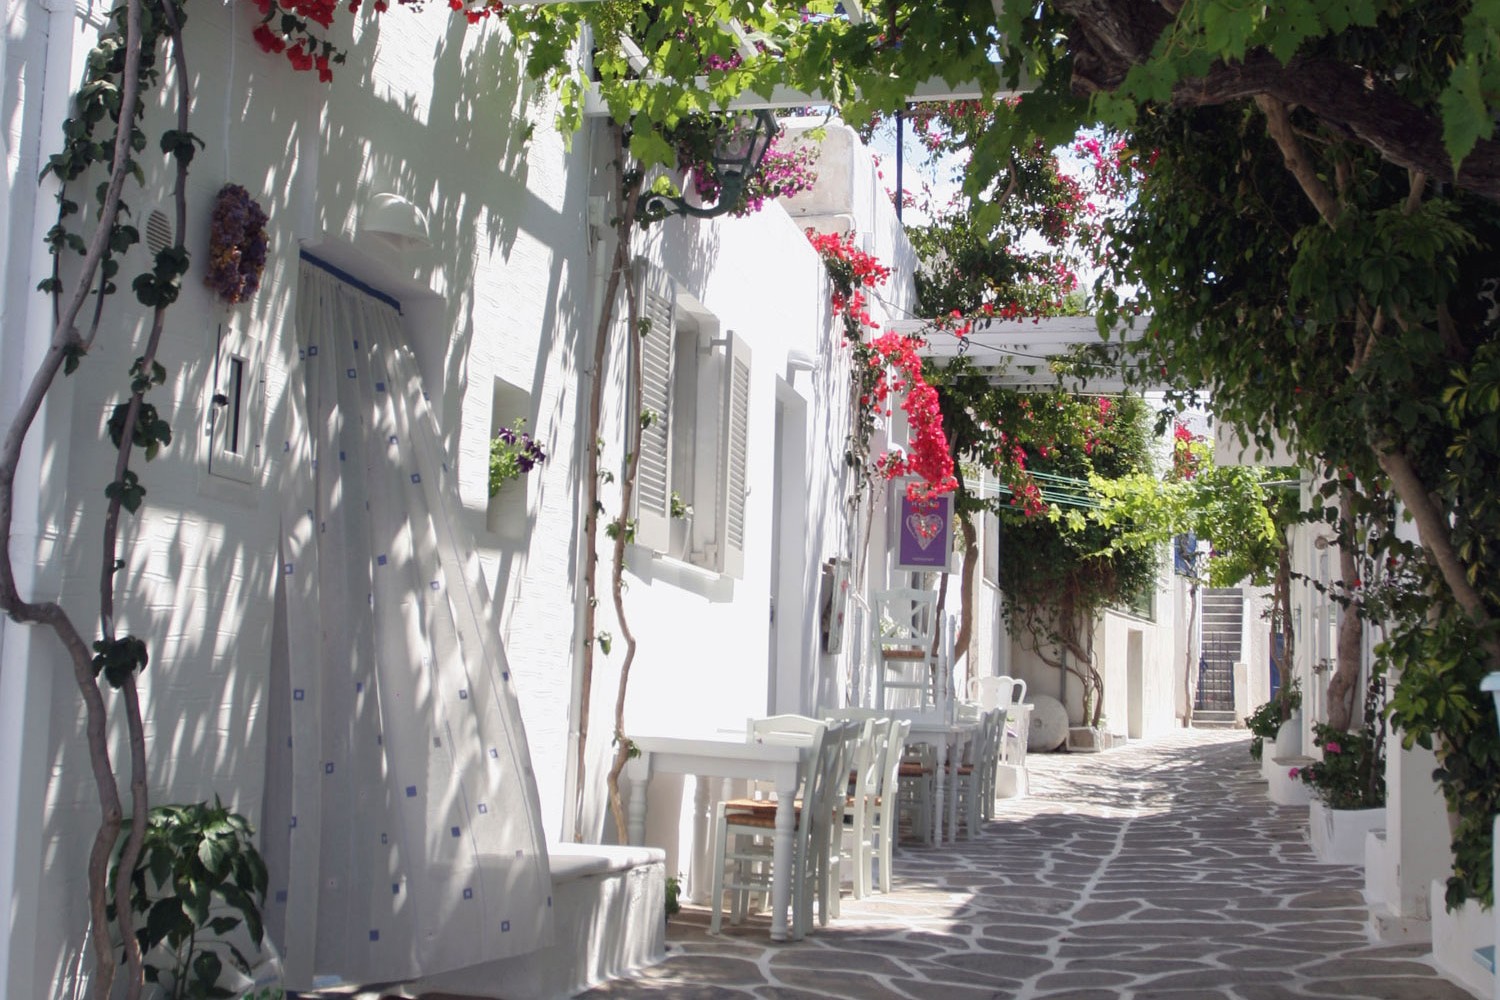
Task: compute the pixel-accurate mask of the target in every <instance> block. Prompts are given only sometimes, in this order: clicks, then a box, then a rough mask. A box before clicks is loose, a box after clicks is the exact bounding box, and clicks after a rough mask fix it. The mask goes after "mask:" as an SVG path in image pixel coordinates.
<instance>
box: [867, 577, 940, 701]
mask: <svg viewBox="0 0 1500 1000" xmlns="http://www.w3.org/2000/svg"><path fill="white" fill-rule="evenodd" d="M872 604H873V611H874V619H875V623H876V627H875V628H874V629H873V635H872V637H871V642H872V643H873V645H874V656H873V659H874V663H875V707H876V708H877V709H879V710H886V709H891V708H900V707H905V706H904V705H897V704H893V698H892V695H893V694H896V699H894V700H905V699H903V698H902V697H901V696H900V695H899V694H897V693H898V692H908V691H909V692H913V693H914V694H915V701H916V705H915V706H914V707H917V708H931V707H933V706H934V705H936V704H937V697H938V693H937V691H936V684H937V679H936V675H937V671H936V666H937V662H936V657H935V656H934V655H933V646H934V641H935V639H936V636H937V618H938V615H937V594H935V593H933V592H932V591H930V590H878V591H876V592H875V594H874V599H873V602H872Z"/></svg>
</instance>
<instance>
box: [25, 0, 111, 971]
mask: <svg viewBox="0 0 1500 1000" xmlns="http://www.w3.org/2000/svg"><path fill="white" fill-rule="evenodd" d="M124 48H125V59H124V67H123V72H122V74H121V77H122V78H121V81H120V104H119V120H118V122H117V124H116V129H115V140H114V148H113V156H112V159H111V162H110V173H109V180H108V181H107V182H106V184H105V187H104V194H103V198H102V200H101V203H100V206H99V216H98V223H97V227H96V228H95V230H94V233H93V235H92V236H91V238H90V239H89V241H88V244H87V246H86V249H85V252H84V257H83V263H82V266H81V269H80V273H79V275H78V278H77V286H76V288H75V289H74V291H73V293H72V294H71V295H70V296H69V297H68V299H67V302H66V304H65V305H63V306H61V307H60V308H58V309H57V311H56V313H55V316H56V322H55V324H54V327H53V331H52V341H51V343H50V345H49V346H48V349H47V353H46V356H45V357H44V358H43V360H42V363H41V365H40V367H39V368H38V369H37V371H36V372H35V373H34V374H33V375H32V378H31V382H30V384H29V385H28V386H27V390H26V393H25V395H24V396H23V397H22V399H21V403H20V406H19V407H18V408H17V410H16V414H15V417H14V418H13V419H12V421H11V425H10V427H9V428H8V430H7V431H6V435H5V443H4V445H3V448H0V610H4V611H5V613H6V614H8V615H10V617H11V618H12V619H13V620H15V621H17V622H31V623H35V624H40V625H46V626H48V627H49V628H51V629H52V631H53V632H54V633H55V634H56V635H57V637H58V639H59V640H60V641H61V642H62V644H63V648H64V649H65V650H66V651H67V653H68V657H69V659H70V660H71V661H72V666H73V679H74V682H75V683H76V684H77V686H78V691H79V694H80V695H81V696H82V698H83V703H84V713H85V720H86V721H85V732H86V735H87V738H88V746H89V764H90V767H91V770H92V771H93V775H94V787H95V791H96V793H97V795H98V798H99V810H100V822H99V828H98V830H97V831H96V832H95V834H94V843H93V846H92V848H91V849H90V851H89V861H88V887H89V943H90V950H91V951H92V953H93V956H94V966H95V969H94V980H93V995H94V996H95V997H96V998H97V1000H108V997H109V995H110V992H111V990H112V988H113V985H114V974H115V956H114V948H113V947H112V946H111V944H110V936H109V919H108V913H107V909H108V902H107V900H108V895H109V887H108V880H109V859H110V854H111V853H112V851H113V850H114V846H115V841H116V840H117V839H118V837H119V833H120V825H121V822H122V815H123V810H122V807H121V803H120V793H119V789H118V788H117V787H116V784H115V774H114V766H113V764H112V762H111V760H110V753H109V735H108V731H107V727H106V714H107V713H106V709H105V705H104V696H103V692H102V691H101V690H100V688H99V683H98V681H97V679H96V676H95V671H94V665H93V655H92V653H91V652H90V650H89V646H88V643H87V642H86V641H85V640H84V638H83V635H82V633H81V632H80V631H79V629H78V627H77V626H76V625H75V624H74V622H73V620H72V619H71V618H70V617H69V615H68V613H67V612H66V611H65V610H63V608H62V606H61V605H59V604H57V603H56V602H53V601H40V602H32V601H29V600H28V599H27V598H26V597H24V596H23V595H21V593H20V592H19V591H18V590H17V588H16V579H15V568H14V563H13V555H12V552H11V547H10V546H11V530H12V529H11V525H12V520H13V518H14V514H15V485H16V472H17V470H18V467H19V465H20V460H21V451H22V449H23V447H24V446H25V443H26V436H27V434H28V432H29V431H30V430H31V426H32V424H33V423H34V422H35V420H36V417H37V414H38V413H39V412H40V411H41V406H42V400H43V399H44V398H45V396H46V394H47V392H48V390H49V389H51V387H52V384H53V382H54V381H55V380H56V378H57V375H58V372H59V371H60V370H61V369H62V367H63V363H64V361H66V360H67V358H68V357H69V356H71V355H73V354H75V353H76V352H78V351H80V350H82V349H84V348H86V347H87V344H86V343H85V342H84V341H83V338H82V337H81V336H80V335H79V332H78V327H77V323H78V317H79V314H80V313H81V312H82V310H83V307H84V305H85V303H86V302H87V301H88V296H89V294H90V292H91V290H92V287H93V283H94V277H95V275H96V274H98V273H99V272H100V269H101V265H102V263H103V261H104V259H105V257H106V256H107V254H108V251H109V242H110V237H111V235H112V230H113V228H114V224H115V220H116V218H117V216H118V214H119V208H120V196H121V192H122V191H123V189H124V185H125V178H126V177H127V176H128V175H129V173H130V172H131V163H130V152H131V148H130V144H131V137H132V134H133V132H134V130H135V122H136V117H135V116H136V104H137V100H138V98H139V93H140V65H141V0H127V3H126V8H125V18H124ZM126 440H129V438H128V436H127V438H126ZM24 555H25V558H28V559H32V558H35V553H30V552H28V553H25V554H24ZM104 559H105V562H106V565H107V566H109V567H112V566H113V563H114V550H113V549H106V554H105V556H104ZM121 926H122V929H127V930H126V933H127V935H129V936H132V937H133V934H130V932H129V931H128V928H129V927H130V917H129V908H128V907H126V908H125V912H124V915H123V919H122V922H121ZM138 969H139V958H137V963H136V966H135V970H137V971H138Z"/></svg>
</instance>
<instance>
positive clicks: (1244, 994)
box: [583, 730, 1469, 1000]
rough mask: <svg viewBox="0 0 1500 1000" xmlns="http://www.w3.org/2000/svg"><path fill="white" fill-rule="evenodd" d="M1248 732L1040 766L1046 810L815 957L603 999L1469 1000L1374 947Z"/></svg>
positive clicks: (811, 941) (1416, 958)
mask: <svg viewBox="0 0 1500 1000" xmlns="http://www.w3.org/2000/svg"><path fill="white" fill-rule="evenodd" d="M1246 748H1247V741H1246V737H1245V736H1244V735H1243V733H1242V732H1240V733H1236V732H1233V731H1223V730H1202V731H1186V732H1182V733H1178V734H1175V735H1172V736H1170V737H1166V738H1163V739H1159V740H1153V741H1147V742H1141V743H1132V744H1130V745H1129V746H1127V747H1124V748H1121V749H1117V750H1112V751H1109V752H1107V753H1104V754H1099V755H1082V754H1072V755H1067V754H1048V755H1034V756H1032V757H1031V759H1030V771H1031V781H1032V795H1031V796H1030V797H1029V798H1027V799H1025V800H1023V801H1020V802H1014V801H1010V802H1006V801H1002V802H1001V803H1000V805H999V807H998V810H997V813H998V814H997V816H996V819H995V820H994V821H993V822H992V823H990V824H988V825H987V827H986V829H985V831H984V833H983V835H982V836H981V837H979V838H976V839H975V840H971V841H960V842H959V843H958V844H957V845H956V846H953V847H943V848H921V847H910V848H903V849H901V850H900V852H899V853H898V855H897V860H896V865H895V872H896V875H897V878H896V880H895V883H896V884H895V885H894V887H893V888H894V890H895V891H894V892H892V893H891V894H890V895H878V894H877V895H875V896H872V897H869V898H867V899H865V900H853V899H850V898H848V897H847V896H846V897H845V899H844V901H843V913H842V916H841V917H840V918H839V919H837V920H835V921H834V922H832V923H831V924H830V925H829V926H827V927H824V928H820V929H818V930H816V931H815V932H814V933H813V934H812V935H810V936H809V937H808V938H807V939H806V940H804V941H801V942H797V943H788V944H774V943H772V942H771V941H770V939H769V936H768V933H767V930H768V921H767V920H766V919H765V918H760V919H752V920H750V921H748V922H747V923H745V924H744V925H743V926H741V927H735V928H731V927H728V926H727V925H726V929H725V932H724V933H723V934H721V935H719V936H713V935H710V934H709V933H708V930H707V928H708V914H707V911H705V910H703V909H699V908H693V907H687V908H684V910H683V912H682V913H681V914H679V915H678V916H676V917H674V918H673V919H672V922H671V924H670V926H669V929H668V935H667V937H668V957H667V959H666V960H665V961H664V962H662V963H660V964H659V965H656V966H654V967H652V968H650V969H646V970H644V971H643V972H641V973H640V974H639V975H638V976H637V977H636V978H634V979H627V980H618V981H615V982H612V983H609V984H606V985H604V986H601V987H599V988H598V989H595V990H592V991H590V992H588V993H585V994H583V996H584V997H587V998H591V1000H630V998H635V997H670V998H674V1000H709V998H719V997H724V998H738V997H754V998H758V1000H814V998H822V997H836V998H847V1000H896V998H903V1000H928V998H943V1000H947V998H953V1000H1033V998H1044V997H1045V998H1057V1000H1061V998H1068V1000H1204V998H1216V997H1225V998H1230V1000H1294V998H1319V1000H1358V998H1370V1000H1463V998H1467V997H1469V994H1468V993H1466V992H1465V991H1463V990H1462V989H1460V988H1459V987H1457V986H1455V985H1453V984H1451V983H1449V982H1448V981H1447V980H1444V979H1442V978H1441V977H1440V976H1438V974H1437V973H1436V972H1435V971H1434V969H1433V967H1432V966H1431V965H1430V964H1429V963H1428V962H1427V961H1426V960H1424V958H1423V953H1424V952H1425V950H1426V949H1425V946H1421V945H1402V946H1392V945H1382V944H1378V943H1372V942H1371V941H1370V940H1369V939H1368V938H1367V937H1366V933H1365V909H1364V906H1363V900H1362V898H1361V895H1360V889H1361V885H1362V878H1361V871H1360V869H1359V868H1356V867H1342V866H1329V865H1320V864H1317V863H1315V862H1314V861H1313V857H1312V854H1311V852H1310V850H1309V849H1308V847H1307V844H1306V840H1305V835H1304V830H1305V828H1306V825H1307V824H1306V819H1307V810H1306V808H1305V807H1304V808H1283V807H1278V806H1275V805H1272V804H1271V803H1270V802H1269V800H1268V799H1267V798H1266V794H1265V785H1264V784H1263V783H1262V782H1261V781H1260V780H1259V770H1258V767H1256V766H1254V765H1252V763H1251V761H1250V759H1249V755H1248V753H1247V750H1246Z"/></svg>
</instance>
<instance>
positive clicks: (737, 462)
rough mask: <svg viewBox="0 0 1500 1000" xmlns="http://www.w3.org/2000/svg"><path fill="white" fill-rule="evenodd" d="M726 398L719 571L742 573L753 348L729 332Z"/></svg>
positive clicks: (721, 420) (721, 449) (722, 423)
mask: <svg viewBox="0 0 1500 1000" xmlns="http://www.w3.org/2000/svg"><path fill="white" fill-rule="evenodd" d="M726 339H727V341H728V344H727V347H726V353H725V356H724V383H723V398H722V400H721V410H720V417H719V441H720V444H719V460H720V468H719V473H720V474H719V477H718V478H719V496H718V504H717V507H718V515H719V524H718V531H717V532H716V540H717V541H718V543H719V571H720V572H721V573H724V574H726V575H728V576H733V577H739V576H741V575H743V574H744V571H745V513H746V510H745V507H746V504H745V493H746V486H747V477H748V475H749V464H748V461H747V459H748V452H749V443H750V348H749V346H748V345H747V344H746V343H745V342H744V340H742V339H741V338H740V337H739V336H738V335H737V334H735V333H733V332H730V333H729V334H728V336H727V338H726Z"/></svg>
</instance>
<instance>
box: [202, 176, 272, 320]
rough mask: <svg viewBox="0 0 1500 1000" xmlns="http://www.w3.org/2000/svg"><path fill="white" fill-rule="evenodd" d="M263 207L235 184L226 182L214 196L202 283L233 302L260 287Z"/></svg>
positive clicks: (264, 240) (264, 244) (265, 243)
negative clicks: (206, 259) (216, 196)
mask: <svg viewBox="0 0 1500 1000" xmlns="http://www.w3.org/2000/svg"><path fill="white" fill-rule="evenodd" d="M267 221H268V218H267V216H266V212H265V209H263V208H261V207H260V205H259V204H258V203H257V202H256V200H255V199H254V198H252V197H250V192H249V191H246V190H245V189H244V188H242V187H240V186H239V185H238V184H225V185H224V186H223V187H222V188H220V189H219V196H218V198H216V199H215V200H214V211H213V218H212V219H211V221H210V230H209V241H208V267H207V268H206V269H205V270H204V272H203V283H204V284H205V285H207V286H208V287H209V288H212V289H213V290H214V291H215V292H216V293H217V294H218V296H219V298H221V299H223V300H224V301H225V302H227V303H229V304H230V305H236V304H238V303H240V302H243V301H245V300H246V299H248V298H250V296H252V295H254V294H255V293H256V291H257V290H258V289H259V288H260V275H261V272H262V271H264V270H265V267H266V251H267V249H268V245H269V243H268V239H267V237H266V222H267Z"/></svg>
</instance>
